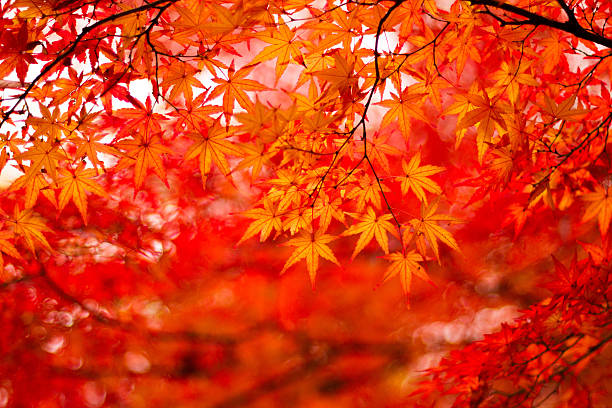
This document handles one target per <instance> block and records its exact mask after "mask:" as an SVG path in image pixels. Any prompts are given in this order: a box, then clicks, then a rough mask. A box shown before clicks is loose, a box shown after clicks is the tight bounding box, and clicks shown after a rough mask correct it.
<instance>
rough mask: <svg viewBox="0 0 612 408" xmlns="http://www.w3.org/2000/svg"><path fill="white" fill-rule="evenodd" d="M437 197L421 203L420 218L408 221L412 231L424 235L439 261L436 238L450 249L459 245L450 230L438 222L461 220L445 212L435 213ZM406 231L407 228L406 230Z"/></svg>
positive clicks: (457, 247) (457, 248)
mask: <svg viewBox="0 0 612 408" xmlns="http://www.w3.org/2000/svg"><path fill="white" fill-rule="evenodd" d="M439 201H440V200H439V198H437V199H435V200H434V201H433V202H432V203H431V204H430V205H429V206H426V205H425V204H422V205H421V218H420V219H417V218H415V219H413V220H411V221H410V224H412V226H413V228H414V232H415V234H417V235H423V236H425V239H427V241H428V242H429V245H431V249H432V251H433V253H434V255H435V256H436V259H437V260H438V263H440V254H439V250H438V240H440V241H442V242H444V243H445V244H446V245H448V246H449V247H451V248H452V249H456V250H459V246H458V245H457V242H456V241H455V238H453V236H452V235H451V233H450V232H448V231H447V230H445V229H444V228H442V227H440V226H439V225H438V223H439V222H446V223H456V222H461V221H460V220H459V219H457V218H455V217H453V216H450V215H446V214H436V210H437V209H438V202H439ZM406 231H407V230H406Z"/></svg>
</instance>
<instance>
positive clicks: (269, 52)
mask: <svg viewBox="0 0 612 408" xmlns="http://www.w3.org/2000/svg"><path fill="white" fill-rule="evenodd" d="M294 37H295V31H294V30H291V29H290V28H289V27H287V24H285V23H284V22H283V21H280V22H279V27H278V31H275V32H273V34H271V35H264V34H259V35H257V36H256V38H257V39H259V40H262V41H265V42H267V43H268V44H270V45H268V46H267V47H265V48H264V49H263V50H262V51H261V52H260V53H259V54H257V56H256V57H255V58H254V59H253V61H252V62H251V63H253V64H256V63H259V62H263V61H267V60H270V59H273V58H276V80H277V81H278V79H279V78H280V77H281V76H282V75H283V72H285V70H286V69H287V65H288V64H289V61H290V59H291V58H294V59H296V60H297V59H301V58H302V53H301V51H300V41H296V40H295V38H294Z"/></svg>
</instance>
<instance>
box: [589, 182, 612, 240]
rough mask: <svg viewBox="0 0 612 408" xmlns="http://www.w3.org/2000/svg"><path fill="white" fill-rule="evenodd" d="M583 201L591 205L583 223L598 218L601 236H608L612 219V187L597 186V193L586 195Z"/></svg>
mask: <svg viewBox="0 0 612 408" xmlns="http://www.w3.org/2000/svg"><path fill="white" fill-rule="evenodd" d="M582 199H583V200H584V201H587V202H588V203H589V205H588V207H587V209H586V211H585V212H584V216H583V217H582V222H587V221H589V220H592V219H593V218H595V217H597V222H598V223H599V231H600V232H601V236H602V237H604V236H606V234H607V233H608V228H609V227H610V219H612V187H602V186H596V187H595V191H593V192H590V193H586V194H584V195H583V196H582Z"/></svg>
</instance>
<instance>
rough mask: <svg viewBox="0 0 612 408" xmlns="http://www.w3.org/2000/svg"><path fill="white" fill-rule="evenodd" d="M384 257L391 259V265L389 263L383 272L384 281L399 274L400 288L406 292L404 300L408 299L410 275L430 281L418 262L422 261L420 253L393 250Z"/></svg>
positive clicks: (410, 282)
mask: <svg viewBox="0 0 612 408" xmlns="http://www.w3.org/2000/svg"><path fill="white" fill-rule="evenodd" d="M384 258H385V259H387V260H389V261H391V265H389V267H388V268H387V272H386V273H385V277H384V281H385V282H386V281H387V280H389V279H391V278H392V277H394V276H395V275H399V277H400V282H401V283H402V289H403V290H404V293H405V294H406V300H408V295H409V294H410V285H411V284H412V275H416V276H418V277H419V278H421V279H423V280H425V281H430V279H429V276H427V274H426V273H425V269H423V267H422V266H421V265H420V264H419V262H422V261H423V257H422V256H421V254H419V253H417V252H415V251H409V252H406V253H402V252H393V253H391V254H389V255H386V256H385V257H384Z"/></svg>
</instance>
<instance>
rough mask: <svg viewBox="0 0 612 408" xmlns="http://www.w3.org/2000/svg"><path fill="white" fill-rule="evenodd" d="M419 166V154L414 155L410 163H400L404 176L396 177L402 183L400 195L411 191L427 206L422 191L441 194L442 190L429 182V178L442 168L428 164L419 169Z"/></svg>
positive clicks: (431, 181) (442, 168)
mask: <svg viewBox="0 0 612 408" xmlns="http://www.w3.org/2000/svg"><path fill="white" fill-rule="evenodd" d="M419 164H421V153H420V152H419V153H417V154H415V155H414V156H413V157H412V159H410V162H408V163H406V162H405V161H402V169H404V173H405V174H406V175H405V176H403V177H398V179H399V180H401V181H402V194H408V191H409V190H412V192H413V193H414V194H415V195H416V196H417V198H418V199H419V200H421V201H422V202H424V203H425V204H427V196H426V195H425V191H424V190H427V191H429V192H430V193H433V194H442V189H441V188H440V186H439V185H438V183H436V182H435V181H433V180H431V179H430V178H429V176H432V175H434V174H437V173H440V172H441V171H444V167H439V166H432V165H429V164H428V165H425V166H421V167H419Z"/></svg>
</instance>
